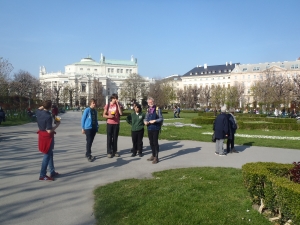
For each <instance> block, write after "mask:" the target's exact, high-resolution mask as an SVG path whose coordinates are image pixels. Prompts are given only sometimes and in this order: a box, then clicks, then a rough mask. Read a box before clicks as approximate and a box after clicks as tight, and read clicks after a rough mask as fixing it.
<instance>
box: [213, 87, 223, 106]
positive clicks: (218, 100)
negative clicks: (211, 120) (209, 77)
mask: <svg viewBox="0 0 300 225" xmlns="http://www.w3.org/2000/svg"><path fill="white" fill-rule="evenodd" d="M225 100H226V89H225V88H224V87H222V86H220V85H217V86H212V87H211V103H212V104H213V105H214V106H215V107H217V108H218V107H220V106H221V105H224V104H225Z"/></svg>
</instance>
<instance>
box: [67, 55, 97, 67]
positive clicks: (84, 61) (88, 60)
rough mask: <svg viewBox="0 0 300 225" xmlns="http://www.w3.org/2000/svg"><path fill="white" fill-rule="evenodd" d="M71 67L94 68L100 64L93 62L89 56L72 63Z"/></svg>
mask: <svg viewBox="0 0 300 225" xmlns="http://www.w3.org/2000/svg"><path fill="white" fill-rule="evenodd" d="M72 65H94V66H98V65H100V63H98V62H96V61H95V60H93V59H92V57H91V56H88V57H86V58H83V59H81V60H80V62H76V63H73V64H72Z"/></svg>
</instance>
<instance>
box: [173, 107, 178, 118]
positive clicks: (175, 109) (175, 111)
mask: <svg viewBox="0 0 300 225" xmlns="http://www.w3.org/2000/svg"><path fill="white" fill-rule="evenodd" d="M173 111H174V118H177V116H176V115H177V106H176V105H175V107H174V110H173Z"/></svg>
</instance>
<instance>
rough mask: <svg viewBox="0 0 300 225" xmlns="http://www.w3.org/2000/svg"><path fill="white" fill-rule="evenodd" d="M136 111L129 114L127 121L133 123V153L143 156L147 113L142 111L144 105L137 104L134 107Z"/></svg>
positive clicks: (133, 155)
mask: <svg viewBox="0 0 300 225" xmlns="http://www.w3.org/2000/svg"><path fill="white" fill-rule="evenodd" d="M134 110H135V112H134V113H131V114H130V115H128V116H127V118H126V121H127V123H129V124H130V125H131V138H132V144H133V149H132V155H131V157H135V156H136V154H137V153H138V154H139V157H142V156H143V137H144V119H145V113H143V112H142V106H141V105H139V104H137V105H136V107H135V108H134Z"/></svg>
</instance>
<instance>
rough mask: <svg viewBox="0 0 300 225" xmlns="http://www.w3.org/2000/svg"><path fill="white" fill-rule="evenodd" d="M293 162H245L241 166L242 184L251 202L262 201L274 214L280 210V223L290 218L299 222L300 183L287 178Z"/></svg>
mask: <svg viewBox="0 0 300 225" xmlns="http://www.w3.org/2000/svg"><path fill="white" fill-rule="evenodd" d="M292 167H293V164H279V163H263V162H259V163H247V164H245V165H243V167H242V173H243V178H244V184H245V186H246V188H247V190H248V192H249V193H250V196H251V199H252V201H253V203H257V204H259V203H260V201H261V200H263V201H264V204H265V207H266V208H268V209H269V210H271V211H272V212H273V213H274V215H275V214H277V213H278V212H280V214H281V219H280V220H281V221H280V224H284V223H285V222H286V221H288V220H289V219H291V220H292V221H293V224H300V185H299V184H296V183H294V182H292V181H290V179H289V178H288V174H289V171H290V169H291V168H292Z"/></svg>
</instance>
